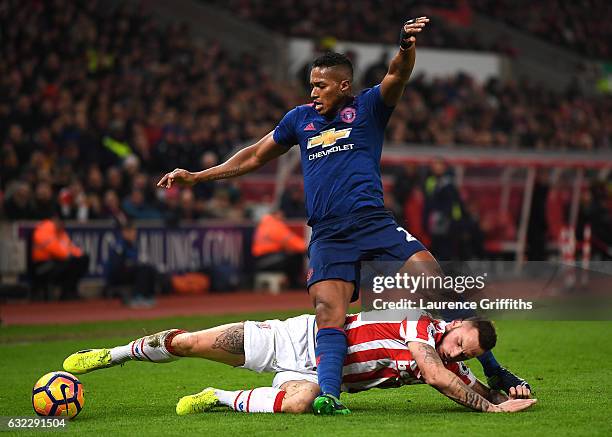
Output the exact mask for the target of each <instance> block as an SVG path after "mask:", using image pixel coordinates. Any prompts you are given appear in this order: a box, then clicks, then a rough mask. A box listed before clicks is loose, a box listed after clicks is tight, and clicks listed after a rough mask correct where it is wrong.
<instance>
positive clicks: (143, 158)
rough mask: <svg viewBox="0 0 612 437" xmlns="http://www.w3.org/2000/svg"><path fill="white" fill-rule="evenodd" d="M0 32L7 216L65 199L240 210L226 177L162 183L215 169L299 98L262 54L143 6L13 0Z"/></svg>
mask: <svg viewBox="0 0 612 437" xmlns="http://www.w3.org/2000/svg"><path fill="white" fill-rule="evenodd" d="M0 32H1V37H0V39H1V40H2V46H1V52H0V193H3V194H4V214H5V215H6V217H7V218H9V219H23V218H41V217H44V216H48V214H49V209H53V208H57V206H58V203H59V207H60V209H61V213H62V215H63V216H64V217H65V218H79V219H88V218H108V217H115V216H116V215H118V214H127V215H130V216H132V217H133V218H136V219H142V218H159V217H160V216H161V215H162V214H164V215H170V217H169V219H170V220H173V219H174V218H175V216H178V217H181V218H198V217H200V216H210V215H213V216H214V215H219V214H221V215H227V214H230V215H240V211H233V212H232V210H231V208H225V209H224V208H222V207H223V206H226V205H229V206H232V205H237V204H238V203H239V197H240V196H239V193H236V189H235V187H234V186H233V185H231V184H229V185H216V186H215V187H211V186H203V187H198V189H197V190H194V191H193V192H192V191H185V192H178V191H171V192H169V193H163V192H156V191H155V190H154V188H153V187H154V186H155V182H156V181H157V178H158V177H159V175H160V174H162V173H163V172H165V171H169V170H172V169H173V168H175V167H187V168H192V169H194V168H198V167H200V166H210V165H214V164H215V163H217V162H218V160H219V157H224V156H226V155H227V154H228V152H230V151H231V150H232V148H234V147H235V146H236V145H238V144H240V143H241V142H243V141H245V140H247V139H251V138H256V137H260V136H262V135H264V134H265V133H267V132H269V130H270V129H271V127H272V126H274V123H275V122H276V121H277V120H279V119H280V118H281V117H282V115H283V114H284V111H285V109H286V108H287V107H291V106H293V105H295V104H297V103H298V100H296V97H295V95H294V94H293V93H292V92H291V88H290V87H279V86H277V84H275V83H273V82H272V81H271V80H270V78H269V77H268V76H267V75H266V74H265V73H264V72H263V71H262V69H261V68H260V65H258V63H257V61H256V59H255V58H254V57H253V56H251V55H248V54H245V55H244V56H242V57H241V58H240V59H239V60H236V59H230V57H228V56H227V54H226V53H225V52H224V51H223V50H222V49H221V47H220V45H219V44H218V43H216V42H213V41H210V42H208V44H206V45H196V44H195V43H194V41H193V39H192V38H191V37H190V35H189V30H188V29H187V28H185V27H184V26H169V27H162V26H160V25H158V24H156V22H155V21H154V20H153V19H151V18H150V17H149V16H148V15H146V14H145V13H143V12H142V9H141V8H134V9H131V8H130V7H129V6H122V7H120V8H118V9H116V10H111V11H109V10H108V8H106V7H105V4H104V2H95V1H72V0H66V1H64V0H54V1H32V2H28V3H27V4H24V3H22V2H18V1H7V2H2V4H1V5H0ZM213 188H214V189H213ZM166 194H167V195H166ZM160 196H164V197H160ZM179 196H180V199H179ZM56 199H57V202H56ZM160 203H163V204H164V207H163V208H162V207H161V205H160ZM207 203H212V204H213V205H210V206H208V205H207ZM214 204H218V206H219V207H220V208H214V207H213V206H214ZM238 209H239V208H238ZM162 211H163V212H162ZM210 211H212V212H210ZM223 211H226V212H223ZM227 211H229V212H227Z"/></svg>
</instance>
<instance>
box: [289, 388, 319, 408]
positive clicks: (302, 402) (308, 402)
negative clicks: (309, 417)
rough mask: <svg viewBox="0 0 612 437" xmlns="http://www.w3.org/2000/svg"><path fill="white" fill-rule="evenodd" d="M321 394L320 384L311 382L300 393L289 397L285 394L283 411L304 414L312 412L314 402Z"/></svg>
mask: <svg viewBox="0 0 612 437" xmlns="http://www.w3.org/2000/svg"><path fill="white" fill-rule="evenodd" d="M318 394H319V386H318V385H317V384H311V385H310V384H309V386H308V387H305V388H304V389H303V390H301V391H300V392H299V393H295V394H293V395H291V396H289V397H287V396H285V399H283V405H282V407H281V411H282V412H283V413H290V414H303V413H311V412H312V402H313V401H314V400H315V398H316V397H317V395H318Z"/></svg>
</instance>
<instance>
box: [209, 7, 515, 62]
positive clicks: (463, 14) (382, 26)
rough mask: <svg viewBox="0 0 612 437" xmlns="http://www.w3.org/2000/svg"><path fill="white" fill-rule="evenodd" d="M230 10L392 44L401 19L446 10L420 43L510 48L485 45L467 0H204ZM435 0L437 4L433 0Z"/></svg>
mask: <svg viewBox="0 0 612 437" xmlns="http://www.w3.org/2000/svg"><path fill="white" fill-rule="evenodd" d="M204 1H206V2H207V3H212V4H215V5H216V6H219V7H221V8H226V9H229V10H231V11H232V14H235V15H237V16H238V17H240V18H243V19H246V20H251V21H255V22H257V23H259V24H260V25H262V26H264V27H266V28H268V29H270V30H272V31H275V32H278V33H282V34H283V35H289V36H294V37H303V38H315V39H317V38H326V37H331V36H333V37H334V38H337V39H339V40H345V41H359V42H371V43H385V44H393V43H396V42H398V39H399V30H400V27H401V25H402V23H403V22H404V21H405V20H406V19H408V18H410V17H417V16H421V15H431V14H432V13H434V14H443V15H444V16H445V17H446V19H445V20H438V21H436V25H435V26H431V27H429V28H428V29H427V32H424V33H423V34H422V35H419V45H420V46H421V45H422V46H426V47H441V48H447V49H464V50H489V51H501V52H507V51H508V50H511V48H510V46H509V45H508V42H507V41H499V42H496V43H495V44H493V45H486V44H485V43H483V42H482V41H481V40H480V39H478V38H477V37H476V34H475V32H473V31H470V30H469V28H468V25H469V23H470V22H471V15H472V12H471V9H470V8H469V6H468V4H467V3H466V2H465V1H462V2H457V1H438V2H431V1H427V0H416V1H411V2H410V3H409V5H408V6H407V5H406V3H405V2H389V1H384V0H367V1H364V0H360V1H353V2H344V1H321V0H306V1H300V2H295V1H293V0H278V1H274V2H269V1H268V2H266V1H245V0H204ZM434 3H435V7H432V4H434Z"/></svg>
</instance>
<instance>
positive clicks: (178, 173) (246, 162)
mask: <svg viewBox="0 0 612 437" xmlns="http://www.w3.org/2000/svg"><path fill="white" fill-rule="evenodd" d="M273 132H274V131H272V132H270V133H269V134H267V135H266V136H265V137H263V138H262V139H261V140H259V141H258V142H256V143H255V144H252V145H250V146H248V147H245V148H244V149H242V150H240V151H238V152H237V153H236V154H235V155H234V156H232V157H231V158H229V159H228V160H227V161H225V162H224V163H222V164H219V165H217V166H215V167H211V168H209V169H204V170H202V171H199V172H190V171H187V170H184V169H182V168H176V169H174V170H173V171H171V172H169V173H166V174H165V175H164V177H162V178H161V179H160V181H159V182H158V183H157V186H158V187H164V188H170V187H171V186H172V184H173V183H174V182H177V183H180V184H182V185H193V184H196V183H198V182H204V181H215V180H217V179H228V178H233V177H236V176H241V175H243V174H246V173H250V172H252V171H255V170H257V169H258V168H260V167H261V166H263V165H264V164H265V163H267V162H269V161H272V160H273V159H275V158H278V157H279V156H280V155H282V154H283V153H285V152H287V151H288V150H289V149H288V148H287V147H285V146H281V145H280V144H277V143H276V142H275V141H274V139H273V138H272V134H273Z"/></svg>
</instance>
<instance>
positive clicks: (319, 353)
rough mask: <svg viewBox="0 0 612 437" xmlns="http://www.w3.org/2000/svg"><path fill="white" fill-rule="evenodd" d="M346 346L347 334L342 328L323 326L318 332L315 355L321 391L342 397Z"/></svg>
mask: <svg viewBox="0 0 612 437" xmlns="http://www.w3.org/2000/svg"><path fill="white" fill-rule="evenodd" d="M346 347H347V342H346V334H345V333H344V330H342V329H341V328H321V329H319V332H317V346H316V347H315V356H316V359H317V377H318V379H319V387H321V393H326V394H330V395H333V396H335V397H337V398H339V397H340V385H341V383H342V366H343V365H344V358H345V357H346Z"/></svg>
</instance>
